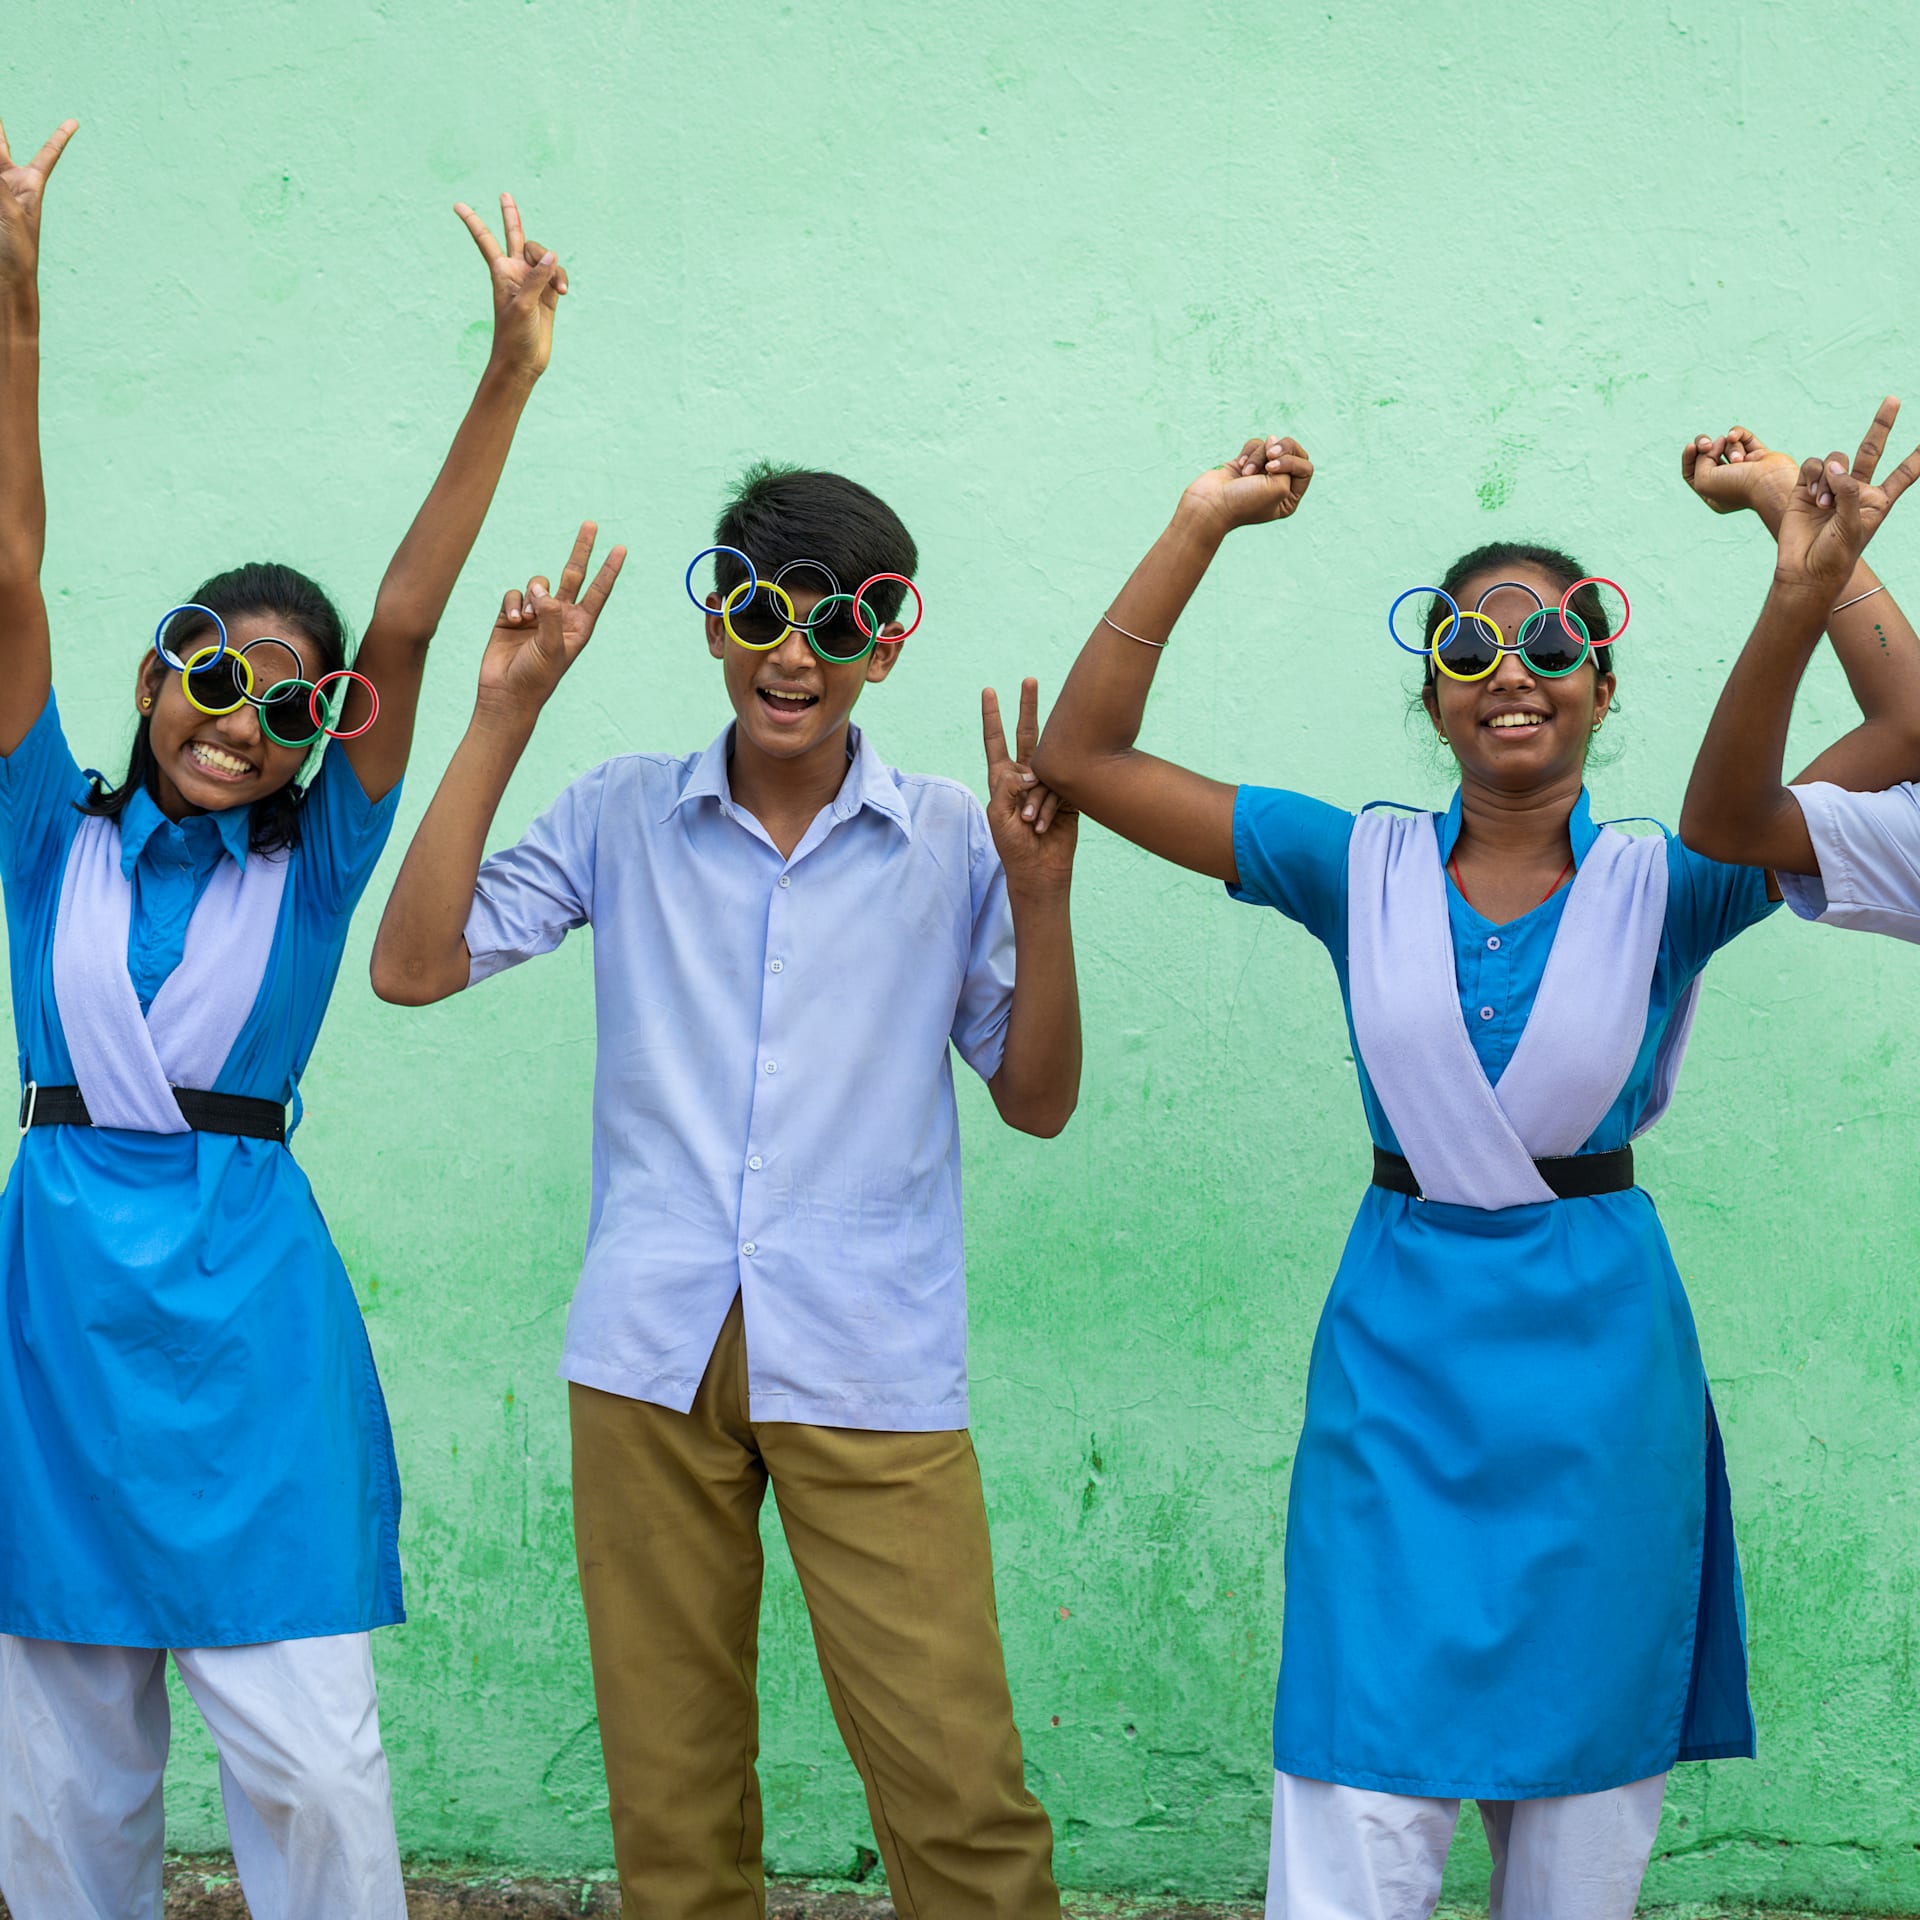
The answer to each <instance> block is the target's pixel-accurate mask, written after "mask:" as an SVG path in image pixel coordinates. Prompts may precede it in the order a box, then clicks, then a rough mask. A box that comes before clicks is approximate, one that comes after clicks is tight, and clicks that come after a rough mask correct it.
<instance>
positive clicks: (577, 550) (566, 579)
mask: <svg viewBox="0 0 1920 1920" xmlns="http://www.w3.org/2000/svg"><path fill="white" fill-rule="evenodd" d="M599 537H600V529H599V527H598V526H596V525H595V524H594V522H593V521H591V520H582V521H581V522H580V531H579V532H578V533H577V534H575V535H574V537H573V551H572V552H571V553H570V554H568V555H567V564H566V565H565V566H564V567H562V568H561V569H560V598H561V599H562V600H576V599H578V598H579V596H580V588H581V585H582V583H583V582H584V581H585V580H586V577H587V566H588V563H589V562H590V561H591V560H592V559H593V543H594V542H595V541H596V540H597V539H599Z"/></svg>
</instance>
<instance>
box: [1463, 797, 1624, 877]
mask: <svg viewBox="0 0 1920 1920" xmlns="http://www.w3.org/2000/svg"><path fill="white" fill-rule="evenodd" d="M1567 837H1568V839H1570V840H1571V841H1572V842H1573V864H1574V866H1575V867H1576V868H1578V867H1579V865H1580V863H1581V861H1583V860H1584V859H1585V858H1586V857H1587V849H1588V848H1589V847H1591V846H1592V845H1593V843H1594V842H1595V841H1596V840H1597V839H1599V837H1600V829H1599V828H1598V827H1596V826H1595V825H1594V824H1593V800H1592V797H1591V796H1590V795H1589V794H1588V792H1587V790H1586V788H1585V787H1582V788H1581V789H1580V797H1579V799H1577V800H1576V801H1575V802H1574V803H1573V811H1572V813H1570V814H1569V815H1568V816H1567ZM1459 838H1460V789H1459V788H1458V787H1455V788H1454V790H1453V801H1452V804H1451V805H1449V806H1448V808H1447V817H1446V820H1445V822H1444V824H1443V825H1442V826H1441V829H1440V862H1441V864H1442V865H1443V866H1444V865H1445V864H1446V863H1447V862H1448V861H1449V860H1451V859H1452V858H1453V843H1454V842H1455V841H1456V840H1458V839H1459Z"/></svg>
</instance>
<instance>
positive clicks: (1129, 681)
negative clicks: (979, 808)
mask: <svg viewBox="0 0 1920 1920" xmlns="http://www.w3.org/2000/svg"><path fill="white" fill-rule="evenodd" d="M1312 478H1313V462H1312V461H1311V460H1309V459H1308V458H1307V455H1306V452H1305V450H1304V449H1303V448H1302V447H1301V446H1300V444H1299V442H1298V441H1295V440H1292V439H1281V438H1268V439H1259V440H1249V441H1248V442H1247V443H1246V445H1245V446H1244V447H1242V448H1241V449H1240V451H1239V453H1237V454H1236V455H1235V456H1234V457H1233V458H1232V459H1231V460H1229V461H1228V462H1227V463H1226V464H1225V465H1224V466H1219V467H1214V468H1211V469H1210V470H1209V471H1208V472H1206V473H1203V474H1202V475H1201V476H1200V478H1199V479H1198V480H1196V481H1195V482H1194V483H1193V485H1192V486H1190V487H1189V488H1188V489H1187V490H1186V492H1185V493H1184V494H1182V495H1181V497H1180V505H1179V506H1178V508H1176V509H1175V512H1174V516H1173V519H1172V521H1171V523H1170V524H1169V525H1168V527H1167V530H1166V532H1164V533H1163V534H1162V535H1161V536H1160V538H1159V539H1158V540H1156V541H1155V542H1154V544H1153V546H1152V547H1151V548H1150V549H1149V551H1148V553H1147V557H1146V558H1145V559H1144V560H1142V561H1141V562H1140V564H1139V565H1138V566H1137V567H1135V568H1134V570H1133V573H1132V575H1131V576H1130V578H1129V579H1128V581H1127V584H1126V585H1125V586H1124V587H1122V588H1121V589H1120V594H1119V597H1118V598H1117V599H1116V600H1115V601H1114V603H1113V605H1112V606H1111V607H1110V608H1109V609H1108V610H1107V612H1106V613H1104V614H1102V615H1101V617H1100V621H1099V624H1098V625H1097V626H1095V628H1094V630H1093V633H1092V635H1091V636H1090V637H1089V638H1088V640H1087V643H1086V645H1085V646H1084V647H1082V648H1081V650H1080V657H1079V659H1078V660H1076V661H1075V662H1074V665H1073V671H1072V672H1071V673H1070V674H1069V675H1068V676H1067V683H1066V686H1065V687H1064V688H1063V689H1062V690H1061V694H1060V698H1059V699H1058V701H1056V702H1055V703H1054V709H1053V712H1052V713H1051V714H1050V715H1048V717H1047V730H1046V733H1045V735H1044V737H1043V738H1042V739H1041V742H1040V746H1039V749H1038V751H1037V752H1036V753H1035V755H1034V760H1033V770H1034V772H1035V773H1036V774H1037V775H1038V777H1039V778H1040V779H1041V780H1043V781H1045V782H1046V784H1047V785H1048V786H1049V787H1051V788H1052V789H1053V790H1054V791H1055V792H1056V793H1058V794H1059V795H1061V797H1062V798H1063V799H1065V800H1066V801H1067V802H1068V804H1069V805H1071V806H1075V807H1078V808H1079V809H1080V811H1081V812H1082V813H1086V814H1090V815H1091V816H1092V817H1093V818H1094V819H1096V820H1098V821H1099V822H1100V824H1101V825H1102V826H1104V827H1111V828H1112V829H1113V831H1114V832H1115V833H1117V834H1120V835H1122V836H1123V837H1124V838H1125V839H1128V840H1131V841H1133V842H1134V844H1135V845H1136V846H1142V847H1145V848H1146V849H1147V851H1148V852H1149V853H1157V854H1159V855H1160V857H1161V858H1162V859H1164V860H1172V861H1175V862H1176V863H1178V864H1179V865H1180V866H1183V867H1191V868H1193V869H1194V870H1195V871H1196V872H1198V873H1208V874H1212V875H1213V876H1214V877H1215V878H1216V879H1219V880H1226V881H1234V880H1237V879H1238V878H1239V873H1238V870H1237V868H1236V866H1235V863H1234V854H1233V804H1234V794H1235V791H1236V790H1235V788H1234V787H1232V786H1230V785H1228V784H1226V783H1224V782H1222V781H1219V780H1210V779H1208V778H1207V777H1206V776H1205V775H1204V774H1198V773H1194V772H1192V771H1190V770H1189V769H1188V768H1186V767H1181V766H1176V765H1175V764H1174V763H1173V762H1172V761H1170V760H1161V759H1157V758H1156V757H1155V756H1154V755H1152V754H1150V753H1142V752H1141V751H1140V750H1139V748H1138V747H1136V746H1135V745H1134V741H1135V739H1136V738H1137V737H1138V735H1139V732H1140V723H1141V720H1142V718H1143V717H1144V715H1145V713H1146V705H1147V694H1148V693H1149V691H1150V690H1151V689H1152V686H1153V676H1154V674H1155V672H1156V671H1157V670H1158V668H1159V665H1160V656H1161V653H1162V651H1163V649H1164V648H1165V646H1166V643H1167V640H1168V638H1169V637H1170V636H1171V634H1172V632H1173V628H1174V623H1175V622H1176V621H1177V620H1178V619H1179V618H1180V615H1181V613H1182V611H1183V610H1184V609H1185V607H1186V604H1187V602H1188V600H1189V599H1191V598H1192V596H1193V590H1194V589H1195V588H1196V587H1197V586H1198V585H1199V584H1200V582H1201V579H1202V578H1203V577H1204V576H1205V574H1206V571H1207V569H1208V567H1210V566H1211V565H1212V564H1213V556H1214V555H1215V554H1216V553H1217V552H1218V551H1219V548H1220V543H1221V541H1222V540H1224V539H1225V538H1226V536H1227V535H1228V534H1229V533H1231V532H1232V531H1233V530H1234V528H1236V527H1248V526H1257V525H1260V524H1262V523H1264V522H1266V521H1269V520H1284V519H1286V518H1287V517H1288V516H1289V515H1290V514H1291V513H1292V512H1293V510H1294V509H1295V508H1296V507H1297V506H1298V505H1299V504H1300V501H1301V499H1302V497H1303V496H1304V495H1305V493H1306V490H1307V486H1308V483H1309V482H1310V481H1311V480H1312Z"/></svg>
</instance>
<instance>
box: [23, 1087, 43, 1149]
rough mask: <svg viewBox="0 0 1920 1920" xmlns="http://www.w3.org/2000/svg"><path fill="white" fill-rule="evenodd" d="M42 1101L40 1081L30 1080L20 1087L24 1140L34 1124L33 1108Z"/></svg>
mask: <svg viewBox="0 0 1920 1920" xmlns="http://www.w3.org/2000/svg"><path fill="white" fill-rule="evenodd" d="M39 1101H40V1083H39V1081H37V1080H29V1081H28V1082H27V1084H26V1085H25V1086H24V1087H22V1088H21V1089H20V1137H21V1138H22V1139H23V1140H24V1139H25V1138H26V1136H27V1130H28V1129H29V1128H30V1127H31V1126H32V1125H33V1110H34V1108H35V1107H36V1106H37V1105H38V1104H39Z"/></svg>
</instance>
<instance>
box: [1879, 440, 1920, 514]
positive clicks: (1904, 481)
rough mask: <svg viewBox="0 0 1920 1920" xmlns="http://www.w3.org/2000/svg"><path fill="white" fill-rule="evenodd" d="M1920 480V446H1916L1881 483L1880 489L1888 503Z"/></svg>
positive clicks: (1891, 503) (1889, 504) (1890, 503)
mask: <svg viewBox="0 0 1920 1920" xmlns="http://www.w3.org/2000/svg"><path fill="white" fill-rule="evenodd" d="M1916 480H1920V447H1915V448H1914V450H1913V451H1912V452H1911V453H1910V454H1908V455H1907V457H1906V458H1905V459H1904V460H1902V461H1901V462H1900V464H1899V465H1898V466H1897V467H1895V468H1894V470H1893V471H1892V472H1891V473H1890V474H1888V475H1887V477H1886V478H1885V479H1884V480H1883V481H1881V483H1880V491H1881V492H1882V493H1883V494H1885V495H1886V500H1887V505H1888V506H1892V505H1893V503H1894V502H1895V501H1896V500H1898V499H1899V498H1900V496H1901V495H1902V494H1903V493H1905V492H1906V490H1907V489H1908V488H1909V487H1910V486H1912V485H1913V483H1914V482H1915V481H1916Z"/></svg>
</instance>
